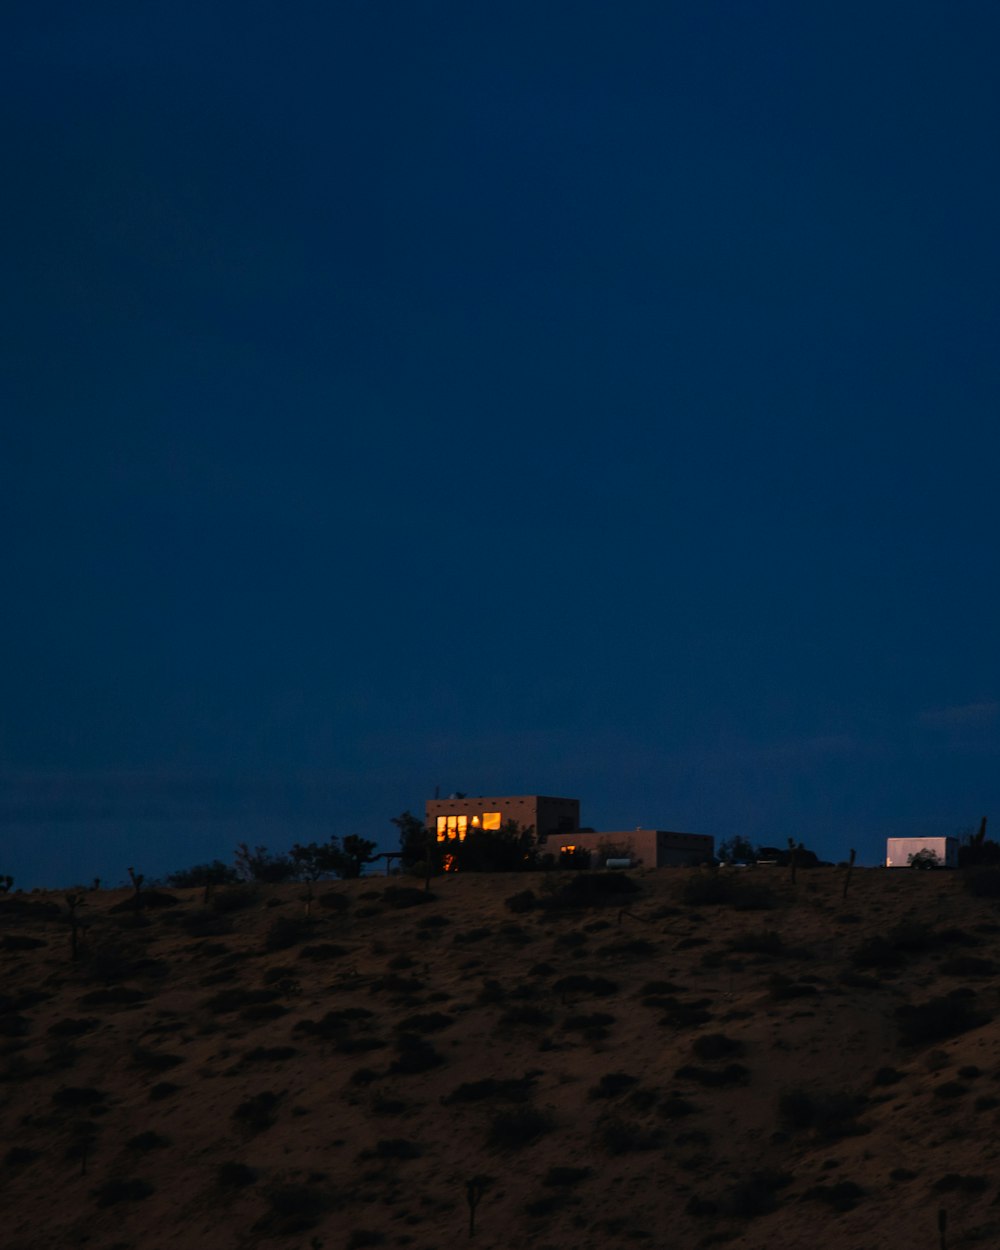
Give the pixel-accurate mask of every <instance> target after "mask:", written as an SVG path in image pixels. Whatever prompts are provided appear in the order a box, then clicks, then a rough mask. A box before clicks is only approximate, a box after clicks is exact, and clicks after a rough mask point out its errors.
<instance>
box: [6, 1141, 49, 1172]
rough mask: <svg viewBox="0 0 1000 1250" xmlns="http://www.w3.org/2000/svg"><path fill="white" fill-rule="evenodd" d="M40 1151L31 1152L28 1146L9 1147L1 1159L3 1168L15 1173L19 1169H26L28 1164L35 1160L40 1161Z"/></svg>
mask: <svg viewBox="0 0 1000 1250" xmlns="http://www.w3.org/2000/svg"><path fill="white" fill-rule="evenodd" d="M41 1157H42V1156H41V1151H38V1150H32V1149H30V1147H28V1146H11V1148H10V1149H9V1150H8V1151H7V1152H6V1154H5V1155H4V1157H3V1162H4V1167H6V1168H9V1169H10V1170H11V1171H15V1170H17V1169H19V1168H24V1167H27V1166H28V1164H29V1163H34V1161H35V1160H36V1159H40V1158H41Z"/></svg>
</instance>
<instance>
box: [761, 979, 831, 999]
mask: <svg viewBox="0 0 1000 1250" xmlns="http://www.w3.org/2000/svg"><path fill="white" fill-rule="evenodd" d="M767 987H768V989H769V990H770V991H771V997H772V998H774V999H777V1000H778V1001H779V1002H784V1001H787V1000H788V999H791V998H812V997H814V996H815V995H816V994H818V993H819V990H818V989H817V988H816V985H815V983H814V982H812V981H797V980H794V979H793V978H792V977H786V976H785V975H784V974H783V973H780V972H776V973H775V974H774V976H772V977H769V978H768V982H767Z"/></svg>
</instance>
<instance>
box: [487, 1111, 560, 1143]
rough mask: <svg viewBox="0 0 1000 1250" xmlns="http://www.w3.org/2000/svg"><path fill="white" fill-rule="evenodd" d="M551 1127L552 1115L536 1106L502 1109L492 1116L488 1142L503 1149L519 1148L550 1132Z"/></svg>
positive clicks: (552, 1125)
mask: <svg viewBox="0 0 1000 1250" xmlns="http://www.w3.org/2000/svg"><path fill="white" fill-rule="evenodd" d="M553 1127H554V1124H553V1120H552V1116H551V1115H550V1114H549V1113H548V1112H547V1111H541V1110H539V1109H538V1108H536V1107H522V1108H518V1109H516V1110H512V1111H502V1112H499V1113H498V1114H497V1115H495V1116H494V1117H493V1122H492V1124H491V1125H490V1135H489V1143H490V1145H491V1146H497V1147H499V1148H500V1149H503V1150H520V1149H521V1147H523V1146H528V1145H531V1143H532V1142H535V1141H537V1140H538V1139H539V1138H540V1137H543V1136H544V1135H545V1134H546V1133H550V1132H551V1131H552V1129H553Z"/></svg>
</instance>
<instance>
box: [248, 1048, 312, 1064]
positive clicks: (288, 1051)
mask: <svg viewBox="0 0 1000 1250" xmlns="http://www.w3.org/2000/svg"><path fill="white" fill-rule="evenodd" d="M298 1053H299V1052H298V1051H297V1050H296V1049H295V1047H294V1046H254V1047H253V1049H252V1050H248V1051H247V1052H246V1053H245V1054H244V1056H243V1058H244V1059H246V1060H248V1061H249V1062H250V1063H281V1062H283V1061H284V1060H285V1059H294V1057H295V1056H296V1055H297V1054H298Z"/></svg>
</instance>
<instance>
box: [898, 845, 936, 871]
mask: <svg viewBox="0 0 1000 1250" xmlns="http://www.w3.org/2000/svg"><path fill="white" fill-rule="evenodd" d="M906 863H907V866H908V867H909V868H922V869H925V870H926V869H930V868H940V867H941V860H940V858H939V856H938V853H937V851H932V850H931V848H930V847H929V846H925V847H924V848H923V850H921V851H917V852H916V853H915V854H913V855H908V856H907V857H906Z"/></svg>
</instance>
